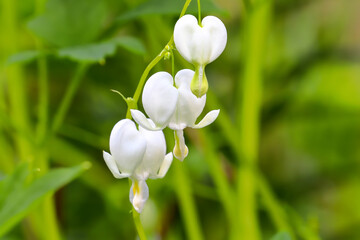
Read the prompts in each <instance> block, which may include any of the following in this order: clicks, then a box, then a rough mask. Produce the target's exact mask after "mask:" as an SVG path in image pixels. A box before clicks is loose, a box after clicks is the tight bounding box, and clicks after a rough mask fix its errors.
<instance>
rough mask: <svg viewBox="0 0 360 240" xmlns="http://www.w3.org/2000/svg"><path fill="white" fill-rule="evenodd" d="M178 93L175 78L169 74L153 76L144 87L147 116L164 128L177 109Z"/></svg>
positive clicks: (143, 96) (159, 73)
mask: <svg viewBox="0 0 360 240" xmlns="http://www.w3.org/2000/svg"><path fill="white" fill-rule="evenodd" d="M177 99H178V91H177V89H176V88H175V87H174V86H173V78H172V76H171V75H170V74H169V73H167V72H157V73H155V74H154V75H152V76H151V77H150V78H149V79H148V80H147V82H146V84H145V86H144V91H143V95H142V103H143V106H144V110H145V112H146V113H147V115H148V116H149V117H150V118H151V120H153V121H154V123H155V125H156V126H159V127H161V128H164V127H165V126H166V125H167V124H168V123H169V121H170V118H171V116H172V115H173V113H174V111H175V107H176V102H177Z"/></svg>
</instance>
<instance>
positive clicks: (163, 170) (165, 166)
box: [156, 153, 173, 178]
mask: <svg viewBox="0 0 360 240" xmlns="http://www.w3.org/2000/svg"><path fill="white" fill-rule="evenodd" d="M172 161H173V154H172V153H168V154H166V156H165V157H164V160H163V162H162V164H161V166H160V169H159V172H158V174H157V175H156V178H163V177H164V176H165V174H166V173H167V171H168V170H169V168H170V165H171V163H172Z"/></svg>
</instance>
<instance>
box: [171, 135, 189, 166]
mask: <svg viewBox="0 0 360 240" xmlns="http://www.w3.org/2000/svg"><path fill="white" fill-rule="evenodd" d="M174 135H175V147H174V150H173V153H174V156H175V157H176V158H177V159H179V160H180V161H183V160H184V158H186V156H187V155H188V153H189V149H188V148H187V146H186V145H185V138H184V131H183V130H176V131H174Z"/></svg>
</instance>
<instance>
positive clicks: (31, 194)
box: [0, 163, 89, 236]
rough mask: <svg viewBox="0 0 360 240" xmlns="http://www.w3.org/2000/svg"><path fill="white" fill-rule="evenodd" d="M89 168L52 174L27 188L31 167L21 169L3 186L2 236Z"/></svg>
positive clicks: (0, 203)
mask: <svg viewBox="0 0 360 240" xmlns="http://www.w3.org/2000/svg"><path fill="white" fill-rule="evenodd" d="M88 168H89V163H83V164H81V165H79V166H76V167H72V168H62V169H61V168H59V169H55V170H51V171H50V172H48V173H46V174H44V175H43V176H41V177H39V178H37V179H36V180H35V181H33V182H32V183H30V184H27V178H28V176H29V174H30V172H29V170H28V166H27V165H26V164H22V165H20V166H19V167H18V168H17V169H16V170H15V171H14V172H13V173H12V174H11V175H9V176H7V177H6V178H5V179H3V180H2V181H1V182H0V193H1V194H0V236H2V235H4V234H5V233H6V232H7V231H9V230H10V229H11V228H12V227H13V226H14V225H15V224H16V223H18V222H19V221H20V220H21V219H22V218H23V217H24V216H26V214H27V213H29V211H30V210H31V209H32V207H33V206H34V204H35V203H36V202H38V201H39V200H40V199H41V198H42V197H44V196H45V195H46V194H48V193H51V192H53V191H56V190H57V189H59V188H60V187H62V186H64V185H65V184H67V183H69V182H70V181H72V180H73V179H75V178H76V177H78V176H79V175H80V174H81V173H82V172H83V171H84V170H86V169H88Z"/></svg>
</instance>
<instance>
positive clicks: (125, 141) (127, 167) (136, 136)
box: [110, 119, 146, 173]
mask: <svg viewBox="0 0 360 240" xmlns="http://www.w3.org/2000/svg"><path fill="white" fill-rule="evenodd" d="M145 150H146V140H145V139H144V137H143V136H142V135H141V134H140V132H139V131H138V130H137V129H136V126H135V123H134V122H133V121H131V120H129V119H123V120H121V121H119V122H118V123H117V124H116V125H115V126H114V128H113V130H112V131H111V134H110V152H111V154H112V157H113V159H114V161H115V163H116V165H117V167H118V169H119V170H120V171H121V172H125V173H133V172H134V171H135V169H136V167H137V166H138V165H139V164H140V163H141V161H142V159H143V156H144V154H145Z"/></svg>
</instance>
